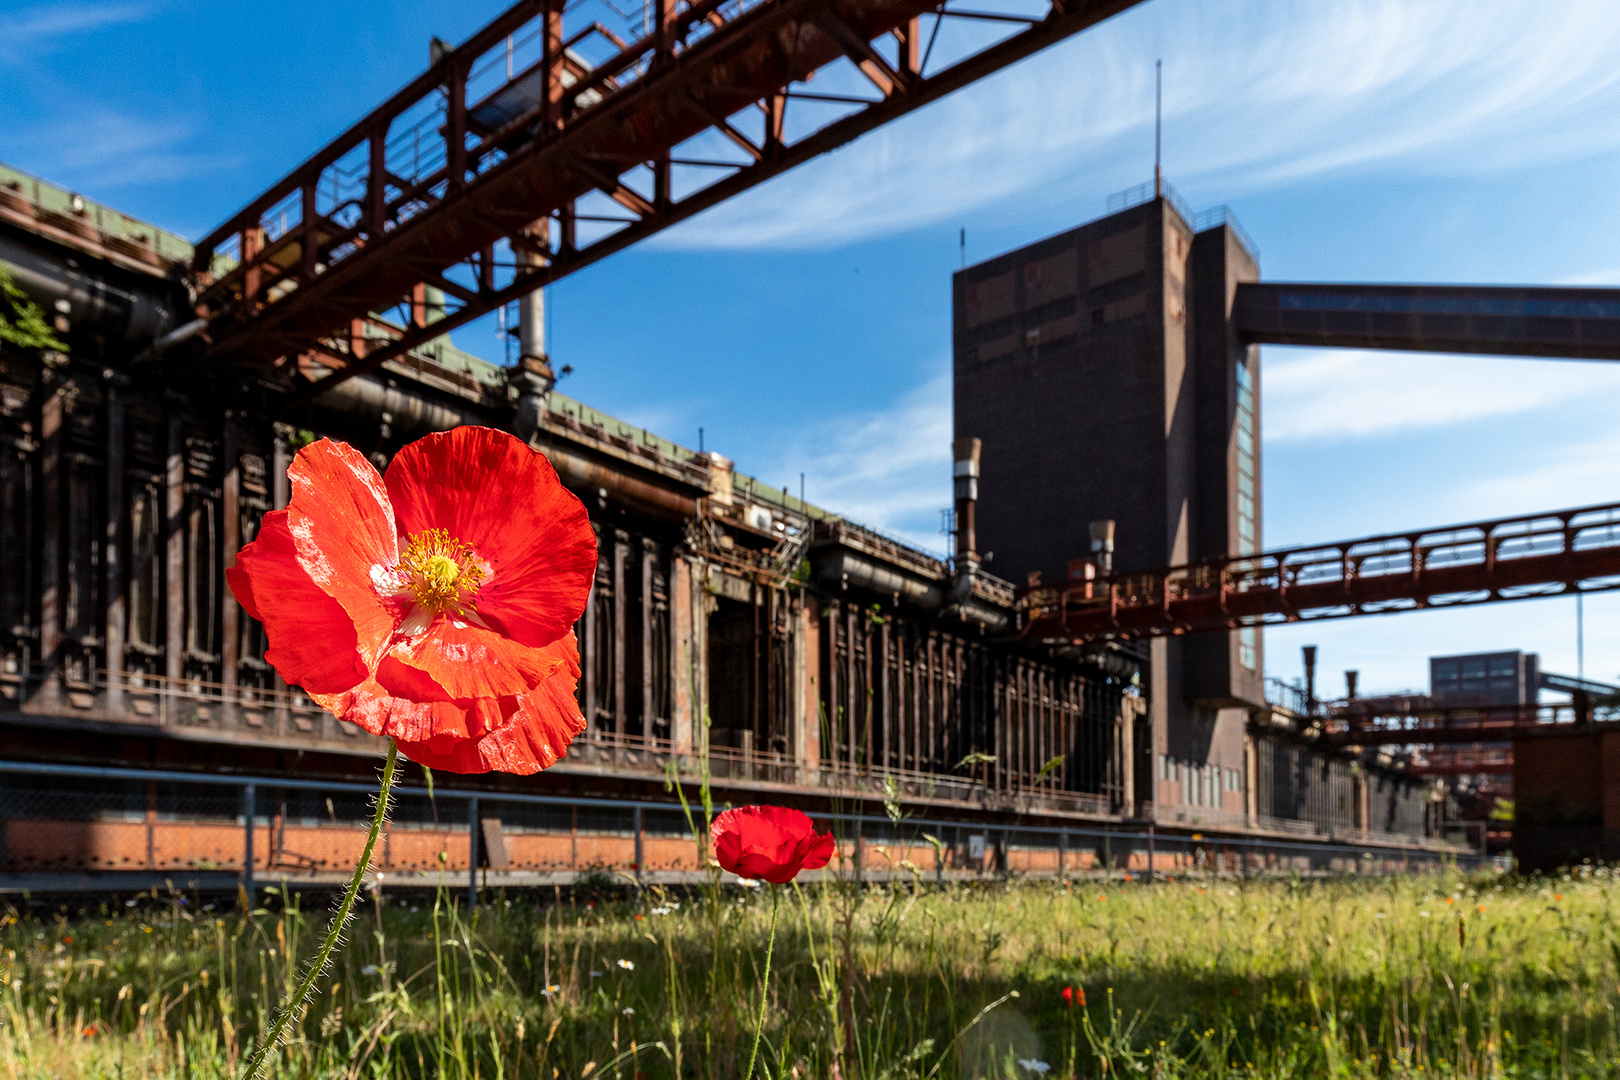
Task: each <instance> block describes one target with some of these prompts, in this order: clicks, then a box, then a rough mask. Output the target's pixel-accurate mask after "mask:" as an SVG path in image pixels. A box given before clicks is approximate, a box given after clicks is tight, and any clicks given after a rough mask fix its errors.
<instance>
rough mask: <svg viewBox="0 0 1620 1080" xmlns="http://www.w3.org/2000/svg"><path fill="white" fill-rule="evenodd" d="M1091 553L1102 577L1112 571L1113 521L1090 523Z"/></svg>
mask: <svg viewBox="0 0 1620 1080" xmlns="http://www.w3.org/2000/svg"><path fill="white" fill-rule="evenodd" d="M1091 555H1092V558H1094V559H1095V560H1096V562H1097V571H1098V573H1100V574H1102V575H1103V576H1104V577H1107V576H1108V575H1109V574H1112V573H1113V572H1114V522H1113V520H1112V519H1110V520H1108V521H1093V522H1092V523H1091Z"/></svg>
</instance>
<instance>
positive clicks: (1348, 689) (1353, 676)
mask: <svg viewBox="0 0 1620 1080" xmlns="http://www.w3.org/2000/svg"><path fill="white" fill-rule="evenodd" d="M1360 678H1361V672H1359V671H1347V672H1345V673H1344V696H1345V697H1347V698H1349V699H1351V700H1352V701H1353V700H1355V696H1356V681H1357V680H1358V679H1360Z"/></svg>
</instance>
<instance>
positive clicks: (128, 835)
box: [0, 762, 1481, 894]
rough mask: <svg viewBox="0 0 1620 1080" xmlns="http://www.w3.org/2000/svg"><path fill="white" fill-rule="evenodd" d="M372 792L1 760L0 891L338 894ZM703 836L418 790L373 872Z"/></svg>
mask: <svg viewBox="0 0 1620 1080" xmlns="http://www.w3.org/2000/svg"><path fill="white" fill-rule="evenodd" d="M541 782H542V783H543V780H542V781H541ZM374 793H375V789H374V788H373V787H371V786H370V785H366V784H360V783H353V782H330V781H318V780H303V779H300V780H298V781H296V782H289V781H288V780H287V779H286V778H285V777H274V776H229V777H226V776H217V775H199V774H194V773H186V772H173V771H161V770H141V769H127V768H94V767H82V766H64V765H56V764H39V763H28V762H0V838H3V841H4V846H3V850H0V889H11V890H31V891H33V892H37V893H51V892H66V891H94V892H103V893H106V892H112V891H116V890H119V889H127V890H130V891H134V890H137V889H144V888H150V887H153V886H162V885H164V884H167V885H168V886H169V887H171V888H176V889H182V890H190V889H193V888H196V889H208V890H231V891H234V890H235V887H236V885H238V884H240V885H242V886H244V887H245V888H247V889H249V890H252V889H254V888H255V887H256V886H257V885H264V884H271V883H279V882H281V881H286V882H288V883H290V884H293V885H298V886H319V887H329V886H335V885H337V884H338V883H340V882H341V881H342V880H344V879H345V878H346V877H347V875H348V874H349V873H350V872H351V871H352V869H353V866H354V862H355V859H356V858H357V857H358V855H359V852H360V850H361V848H362V846H363V844H364V840H365V833H366V828H367V826H368V824H369V820H370V813H371V811H370V807H371V805H372V802H371V800H372V799H373V798H374ZM816 818H817V820H818V822H819V824H820V825H821V826H822V827H823V828H831V829H832V830H833V832H834V833H835V835H836V836H837V837H838V839H839V852H840V858H839V860H838V862H837V863H835V864H834V867H833V871H834V872H838V873H845V874H855V875H859V876H861V877H863V878H866V879H871V880H883V879H894V878H901V879H907V880H910V879H917V880H922V881H927V880H936V881H943V880H961V879H973V878H981V877H986V876H992V875H1045V876H1065V875H1076V876H1088V877H1102V876H1118V875H1125V876H1131V875H1153V874H1176V875H1182V874H1210V875H1248V874H1261V873H1267V872H1303V873H1367V872H1399V871H1405V870H1414V869H1423V868H1438V867H1440V866H1441V865H1445V864H1447V863H1458V864H1462V865H1477V864H1479V863H1480V862H1481V857H1480V856H1479V855H1478V854H1477V852H1475V851H1474V850H1472V849H1470V848H1468V847H1466V846H1463V845H1456V844H1443V843H1433V842H1430V843H1424V842H1420V841H1417V840H1415V839H1414V838H1411V837H1405V836H1393V835H1386V834H1360V835H1356V836H1349V837H1340V838H1337V839H1335V840H1332V841H1329V842H1320V841H1318V842H1311V841H1308V840H1300V841H1292V840H1287V839H1271V838H1260V839H1257V838H1250V837H1232V836H1206V835H1202V834H1199V833H1191V834H1188V833H1185V832H1184V833H1180V834H1175V835H1167V834H1163V833H1156V832H1155V831H1154V830H1153V829H1151V828H1145V827H1141V826H1137V827H1134V828H1118V827H1116V828H1110V827H1106V826H1102V827H1096V826H1080V827H1065V826H1062V825H1053V824H1047V823H1037V822H1035V821H1029V820H1018V821H1004V822H990V823H973V822H963V821H950V820H942V819H938V818H931V817H927V816H923V815H918V816H912V815H911V814H910V813H909V812H905V811H902V814H901V816H900V817H899V819H898V820H895V819H894V818H891V817H889V816H887V815H883V814H864V815H863V814H860V813H854V812H848V811H845V812H834V813H820V814H817V815H816ZM1210 831H1211V832H1214V831H1215V830H1213V829H1211V830H1210ZM704 835H705V828H704V821H703V818H702V810H701V808H700V807H698V808H694V809H693V810H692V811H691V812H690V813H688V812H687V811H684V810H683V809H682V808H681V806H680V805H679V804H675V803H655V802H647V801H632V800H615V799H591V800H581V799H578V798H571V797H569V798H565V797H559V796H549V795H541V794H518V793H512V792H499V793H493V792H484V793H475V792H469V791H466V790H457V789H451V788H446V787H445V786H444V785H443V784H440V785H438V786H437V790H435V791H429V790H427V789H424V788H416V787H409V786H407V787H403V788H396V796H395V801H394V806H393V810H392V813H391V815H390V820H389V823H388V826H387V829H386V831H385V832H384V834H383V837H382V839H381V840H380V842H379V844H378V854H377V855H376V858H375V862H374V864H373V868H374V872H375V873H376V875H377V876H378V878H379V880H381V881H384V882H385V883H386V886H387V887H391V888H399V887H427V888H432V887H435V886H438V885H450V886H452V887H455V888H458V889H459V888H460V887H462V886H463V885H466V886H467V887H468V888H469V889H470V891H472V892H473V893H474V894H476V891H477V889H478V888H479V887H480V886H486V887H487V886H512V887H522V886H549V885H562V884H575V883H585V884H600V883H603V882H604V881H607V882H613V881H616V882H619V883H628V882H632V881H634V882H650V881H663V882H670V883H678V882H692V881H697V880H700V879H701V878H702V877H703V875H704V874H705V873H706V869H705V868H706V865H707V862H706V857H707V852H706V850H705V849H704V848H703V847H701V846H700V839H701V837H702V836H704Z"/></svg>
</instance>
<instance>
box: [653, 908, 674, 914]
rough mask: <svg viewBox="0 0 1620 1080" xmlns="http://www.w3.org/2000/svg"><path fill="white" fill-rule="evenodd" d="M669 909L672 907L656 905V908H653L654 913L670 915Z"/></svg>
mask: <svg viewBox="0 0 1620 1080" xmlns="http://www.w3.org/2000/svg"><path fill="white" fill-rule="evenodd" d="M669 911H670V909H669V908H667V907H655V908H653V909H652V914H654V915H668V914H669Z"/></svg>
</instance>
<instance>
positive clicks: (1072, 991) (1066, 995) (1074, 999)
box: [1060, 986, 1086, 1009]
mask: <svg viewBox="0 0 1620 1080" xmlns="http://www.w3.org/2000/svg"><path fill="white" fill-rule="evenodd" d="M1060 996H1061V997H1062V998H1063V1004H1065V1005H1067V1006H1068V1007H1069V1008H1071V1009H1072V1008H1073V1007H1074V1006H1076V1005H1078V1006H1080V1007H1081V1008H1082V1009H1083V1008H1085V1007H1086V988H1085V987H1083V986H1065V987H1064V988H1063V993H1062V994H1061V995H1060Z"/></svg>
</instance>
